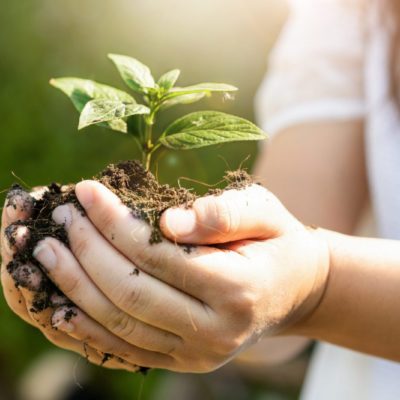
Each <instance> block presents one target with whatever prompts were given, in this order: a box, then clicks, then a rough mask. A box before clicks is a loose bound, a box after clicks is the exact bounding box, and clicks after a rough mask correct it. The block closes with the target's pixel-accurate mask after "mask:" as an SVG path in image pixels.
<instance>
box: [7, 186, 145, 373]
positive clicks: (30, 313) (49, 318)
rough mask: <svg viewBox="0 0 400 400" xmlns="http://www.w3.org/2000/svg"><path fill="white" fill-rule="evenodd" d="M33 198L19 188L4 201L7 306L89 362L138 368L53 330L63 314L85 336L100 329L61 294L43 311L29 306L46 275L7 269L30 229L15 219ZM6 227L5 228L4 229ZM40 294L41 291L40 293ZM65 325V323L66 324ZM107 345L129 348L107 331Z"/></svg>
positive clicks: (29, 268)
mask: <svg viewBox="0 0 400 400" xmlns="http://www.w3.org/2000/svg"><path fill="white" fill-rule="evenodd" d="M32 194H33V195H35V196H40V191H36V192H35V193H32ZM33 201H34V199H33V197H32V196H31V195H29V194H28V193H27V192H25V191H23V190H21V189H15V190H13V191H11V192H10V193H9V195H8V196H7V200H6V203H5V205H4V208H3V214H2V223H1V226H2V228H1V256H2V268H1V283H2V286H3V293H4V296H5V298H6V301H7V303H8V305H9V306H10V308H11V309H12V310H13V311H14V312H15V313H16V314H17V315H19V316H20V317H21V318H22V319H23V320H24V321H26V322H27V323H29V324H30V325H33V326H34V327H36V328H38V329H39V330H41V331H42V333H43V334H44V335H45V336H46V338H47V339H48V340H49V341H51V342H52V343H54V344H55V345H57V346H59V347H61V348H63V349H68V350H72V351H75V352H76V353H79V354H81V355H82V356H84V357H85V358H86V359H87V360H88V361H90V362H92V363H94V364H97V365H103V364H105V361H107V363H106V367H108V368H113V369H114V368H115V369H127V370H129V371H136V370H137V369H138V368H137V366H135V365H132V364H130V363H129V362H127V361H125V360H123V359H117V358H110V359H108V358H109V355H108V354H107V352H105V351H103V350H102V349H103V348H102V345H101V344H99V346H97V347H96V343H95V342H94V341H93V340H91V342H93V343H92V344H93V346H91V345H89V344H87V342H85V341H82V340H79V339H82V338H79V339H77V338H74V337H73V335H68V334H66V333H63V332H62V331H60V330H57V329H56V326H57V324H58V323H60V321H61V322H63V323H65V321H64V316H65V314H66V313H67V315H70V316H74V318H75V320H76V321H77V322H79V325H78V326H80V327H82V329H85V335H87V336H90V335H93V333H94V332H96V334H98V332H99V331H100V332H103V335H104V330H102V328H101V327H100V326H96V324H95V322H94V321H92V320H90V319H89V318H88V317H87V316H85V315H84V314H82V313H81V312H80V311H79V310H77V309H76V308H75V307H71V306H70V301H69V300H68V299H67V298H66V297H64V296H62V295H57V294H54V295H53V296H52V298H51V307H50V308H47V309H46V310H45V311H43V312H40V313H37V312H35V311H34V307H32V305H33V304H32V303H33V302H34V301H36V300H37V296H38V294H39V293H40V288H41V287H43V285H45V284H46V282H47V281H48V278H47V277H46V276H45V275H44V274H43V272H42V271H41V270H40V269H39V268H38V267H37V266H35V265H31V264H29V265H20V266H17V267H15V268H13V271H12V273H10V272H9V271H8V270H7V268H6V267H7V265H8V264H9V263H10V262H11V261H12V259H13V255H14V253H15V251H16V250H18V249H22V248H23V246H24V244H25V241H26V239H27V236H28V235H29V231H27V229H26V228H25V227H21V226H18V225H16V224H15V222H17V221H22V220H25V219H27V218H29V216H30V214H31V211H32V207H33ZM7 228H8V229H7ZM6 229H7V230H8V232H9V236H11V237H12V238H14V240H15V243H14V245H10V243H9V240H8V239H7V238H6V235H5V230H6ZM16 282H18V284H16ZM39 295H40V294H39ZM67 326H68V324H67ZM106 339H107V340H104V338H103V341H104V342H106V341H107V342H108V345H109V346H112V347H113V348H114V346H116V345H117V346H118V345H119V346H120V347H121V349H122V348H126V349H127V351H131V349H130V348H129V347H127V345H126V344H125V343H124V342H122V341H121V340H119V339H116V338H115V339H114V340H110V338H109V336H108V333H107V336H106Z"/></svg>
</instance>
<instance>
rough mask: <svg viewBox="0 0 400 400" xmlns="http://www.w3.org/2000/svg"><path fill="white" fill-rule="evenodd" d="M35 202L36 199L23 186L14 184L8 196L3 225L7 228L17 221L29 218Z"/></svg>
mask: <svg viewBox="0 0 400 400" xmlns="http://www.w3.org/2000/svg"><path fill="white" fill-rule="evenodd" d="M33 203H34V200H33V198H32V196H31V195H30V194H29V193H28V192H26V191H25V190H24V189H22V188H21V186H19V185H14V186H13V187H12V188H11V190H10V191H9V192H8V194H7V197H6V201H5V204H4V208H3V214H2V220H1V225H2V226H3V227H4V228H5V227H7V226H8V225H9V224H11V223H13V222H15V221H18V220H24V219H26V218H28V217H29V216H30V214H31V212H32V209H33Z"/></svg>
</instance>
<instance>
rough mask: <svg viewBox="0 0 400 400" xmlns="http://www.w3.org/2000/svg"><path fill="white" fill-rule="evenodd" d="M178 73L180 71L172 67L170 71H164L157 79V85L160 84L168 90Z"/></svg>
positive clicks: (172, 85) (176, 78)
mask: <svg viewBox="0 0 400 400" xmlns="http://www.w3.org/2000/svg"><path fill="white" fill-rule="evenodd" d="M180 74H181V71H179V69H173V70H172V71H169V72H166V73H165V74H164V75H162V76H161V78H160V79H159V80H158V82H157V84H158V86H160V88H162V89H164V90H165V91H168V90H170V89H171V88H172V87H174V85H175V83H176V81H177V80H178V78H179V75H180Z"/></svg>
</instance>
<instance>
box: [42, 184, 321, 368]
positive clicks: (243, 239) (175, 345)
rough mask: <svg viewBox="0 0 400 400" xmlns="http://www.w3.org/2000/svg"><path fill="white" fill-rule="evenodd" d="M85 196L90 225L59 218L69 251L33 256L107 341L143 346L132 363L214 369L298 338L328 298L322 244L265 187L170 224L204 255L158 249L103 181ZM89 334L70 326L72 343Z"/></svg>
mask: <svg viewBox="0 0 400 400" xmlns="http://www.w3.org/2000/svg"><path fill="white" fill-rule="evenodd" d="M76 193H77V196H78V199H79V201H80V202H81V204H82V205H83V207H84V208H85V210H86V212H87V215H88V217H89V219H90V221H89V219H88V218H86V217H83V216H82V215H81V214H80V213H79V212H77V211H76V209H75V208H74V207H73V206H72V205H64V206H62V207H59V208H58V209H56V210H55V212H54V214H53V217H54V219H55V220H56V222H58V223H64V224H65V227H66V229H67V232H68V236H69V239H70V245H71V251H69V250H67V249H66V248H65V247H64V246H62V245H59V244H58V243H57V242H56V241H55V240H53V239H46V240H45V241H44V242H43V243H41V244H40V245H39V247H38V248H37V249H36V251H35V255H36V258H37V259H38V260H39V261H40V262H41V263H42V265H43V266H44V267H45V268H46V269H47V270H48V272H49V276H50V278H51V279H52V280H54V282H56V283H57V285H58V287H59V288H60V289H61V290H62V291H63V292H64V294H65V295H67V296H68V297H69V298H70V299H71V300H72V301H73V302H74V303H75V304H77V305H78V306H79V307H81V309H82V310H83V311H84V312H85V313H86V314H87V315H88V316H89V317H91V318H93V320H95V321H97V322H98V323H100V324H101V325H103V327H104V328H103V329H104V330H105V332H107V331H108V332H109V335H110V337H112V338H114V337H115V336H117V337H119V338H121V339H122V340H123V341H124V342H126V343H129V344H130V345H133V346H135V349H141V351H142V353H141V354H139V353H138V350H136V351H133V352H132V353H131V354H130V355H131V357H132V358H131V359H134V360H135V361H137V360H138V359H139V358H140V362H137V363H138V364H139V365H144V366H146V367H159V368H167V369H171V370H175V371H192V372H205V371H210V370H214V369H216V368H218V367H219V366H221V365H222V364H224V363H226V362H227V361H229V360H230V359H231V358H233V357H234V356H235V355H236V354H237V353H239V352H240V351H241V350H243V349H245V348H246V347H248V346H250V345H251V344H252V343H254V342H256V341H257V340H259V339H260V338H261V337H262V336H264V335H272V334H278V333H281V334H286V333H295V328H296V325H297V324H298V323H299V321H302V320H304V319H305V318H306V317H307V316H308V315H309V314H311V313H312V312H313V310H314V308H315V307H316V305H317V304H318V301H319V300H320V298H321V296H322V294H323V290H324V288H325V284H326V279H327V275H328V265H329V251H328V248H327V246H326V244H325V242H324V240H323V239H320V238H319V236H318V235H317V234H315V232H314V231H313V230H311V229H307V228H305V227H304V226H303V225H302V224H301V223H299V222H298V221H297V220H296V219H295V218H294V217H293V216H291V215H290V214H289V213H288V212H287V211H286V209H285V208H284V207H283V206H282V204H281V203H280V202H279V201H278V200H277V199H276V198H275V197H274V196H273V195H272V194H271V193H269V192H268V191H267V190H265V189H263V188H262V187H260V186H258V185H253V186H251V187H249V188H247V189H245V190H240V191H237V190H232V191H227V192H225V193H223V194H222V195H220V196H216V197H214V196H209V197H205V198H201V199H199V200H197V201H196V202H195V204H194V206H193V208H192V209H190V210H182V209H174V210H168V211H167V212H166V213H165V214H164V215H163V218H162V220H161V222H162V228H163V230H164V233H165V234H166V235H167V236H168V237H169V238H170V239H172V240H179V241H180V242H182V243H188V244H192V243H196V242H197V243H201V244H204V245H201V246H197V247H191V246H186V247H184V246H178V245H176V244H174V243H173V242H170V241H166V240H164V241H163V242H162V243H158V244H154V245H150V244H149V236H150V227H149V226H148V225H147V224H146V223H144V222H143V221H141V220H139V219H137V218H135V217H134V216H133V215H132V212H131V210H130V209H128V208H127V207H125V206H124V205H122V204H121V201H120V200H119V199H118V198H117V197H116V196H115V195H114V194H113V193H111V192H110V191H108V190H107V189H106V188H105V187H104V186H102V185H101V184H99V183H97V182H92V181H86V182H81V183H79V184H78V185H77V187H76ZM215 242H217V243H219V245H218V246H210V245H207V244H210V243H215ZM63 325H64V324H61V325H59V329H64V328H65V327H64V326H63ZM84 330H85V328H84V327H83V326H81V321H79V320H78V319H76V318H75V317H73V318H72V319H71V321H70V323H69V326H68V331H69V332H68V334H69V335H72V336H74V337H75V338H78V339H81V340H82V336H81V335H82V333H78V332H83V331H84ZM101 339H102V340H104V342H101ZM101 339H100V338H99V339H98V341H97V344H98V346H100V343H101V346H102V347H103V348H104V347H105V346H107V345H108V349H109V350H108V352H110V353H112V354H119V349H118V347H116V348H115V349H114V348H111V347H110V343H111V339H107V338H105V336H102V338H101ZM124 355H125V356H127V355H128V354H127V353H126V354H124Z"/></svg>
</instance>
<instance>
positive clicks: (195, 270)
mask: <svg viewBox="0 0 400 400" xmlns="http://www.w3.org/2000/svg"><path fill="white" fill-rule="evenodd" d="M76 194H77V196H78V199H79V201H80V202H81V203H82V205H83V206H84V207H85V209H86V212H87V215H88V217H89V218H90V220H91V222H92V223H93V224H94V225H95V226H96V228H97V229H98V230H99V231H100V232H101V233H102V235H103V236H104V237H105V238H107V239H108V241H109V243H111V244H112V245H113V246H114V247H115V248H117V249H118V250H119V251H120V252H121V253H123V254H124V255H125V256H126V257H127V258H128V259H129V260H131V261H132V262H134V263H135V264H136V265H137V267H139V268H140V269H141V270H143V271H144V272H146V273H147V274H149V275H152V276H153V277H155V278H157V279H158V280H160V281H163V282H165V283H167V284H168V285H170V286H173V287H175V288H177V289H179V290H180V291H182V292H184V293H188V294H189V295H190V296H192V297H194V298H196V299H199V300H201V301H202V302H203V303H205V304H206V306H210V307H212V304H211V302H212V301H214V300H215V299H217V298H219V297H220V296H215V294H218V293H220V292H221V290H225V288H224V287H223V284H224V283H225V282H226V281H227V280H230V279H231V278H232V273H233V271H234V269H235V268H239V267H244V266H247V260H246V259H245V258H244V257H242V256H240V255H238V254H236V253H234V252H225V251H222V250H219V249H216V248H211V247H202V246H198V247H193V246H186V247H182V246H177V245H176V244H175V243H172V242H170V241H168V240H163V241H162V242H161V243H157V244H153V245H150V244H149V238H150V235H151V227H150V226H149V224H148V223H147V222H144V221H142V220H140V219H138V218H135V217H134V216H133V215H132V210H131V209H129V208H128V207H126V206H124V205H123V204H122V203H121V200H120V199H119V198H118V197H117V196H116V195H115V194H114V193H112V192H111V191H109V190H108V189H107V188H105V187H104V186H103V185H101V184H100V183H98V182H94V181H84V182H81V183H79V184H78V185H77V187H76ZM77 234H78V233H77ZM86 253H88V254H89V253H91V252H89V251H85V254H86ZM216 262H218V264H216ZM216 265H218V268H216ZM217 276H218V277H220V278H221V279H220V280H218V283H217V280H216V279H215V278H216V277H217ZM211 281H212V282H213V285H210V282H211ZM214 282H215V284H214ZM219 284H220V285H219ZM152 296H153V293H152ZM166 298H168V297H165V298H164V302H165V299H166ZM161 300H162V299H161ZM177 306H178V308H177V309H178V310H180V307H179V304H178V305H177ZM201 306H202V307H204V305H201ZM192 311H194V310H192ZM182 315H185V314H182ZM193 315H196V314H193ZM200 315H201V314H200Z"/></svg>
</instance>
